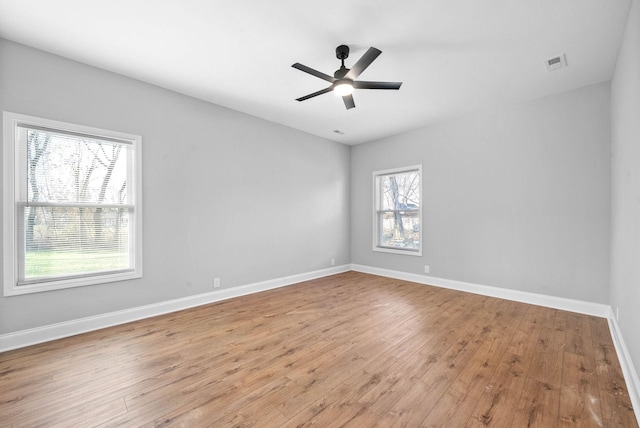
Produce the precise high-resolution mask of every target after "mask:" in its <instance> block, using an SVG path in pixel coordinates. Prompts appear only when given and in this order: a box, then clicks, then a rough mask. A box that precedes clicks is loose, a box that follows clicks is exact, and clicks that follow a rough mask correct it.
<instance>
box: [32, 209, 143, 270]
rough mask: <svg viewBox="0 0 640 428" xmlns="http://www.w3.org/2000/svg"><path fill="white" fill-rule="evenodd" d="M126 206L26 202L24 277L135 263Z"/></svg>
mask: <svg viewBox="0 0 640 428" xmlns="http://www.w3.org/2000/svg"><path fill="white" fill-rule="evenodd" d="M129 215H130V213H129V210H128V209H126V208H120V209H117V208H77V207H75V208H74V207H33V206H32V207H24V212H23V216H24V225H25V248H24V250H25V258H24V260H25V266H24V278H21V279H22V280H23V281H30V280H35V279H38V278H48V277H57V276H68V275H77V274H86V273H91V272H103V271H108V270H126V269H133V266H131V262H130V260H131V259H130V257H129Z"/></svg>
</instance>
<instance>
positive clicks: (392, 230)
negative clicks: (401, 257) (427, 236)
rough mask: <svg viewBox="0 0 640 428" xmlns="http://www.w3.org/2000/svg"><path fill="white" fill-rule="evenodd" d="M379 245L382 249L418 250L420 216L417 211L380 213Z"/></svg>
mask: <svg viewBox="0 0 640 428" xmlns="http://www.w3.org/2000/svg"><path fill="white" fill-rule="evenodd" d="M379 218H380V222H381V224H380V231H381V236H380V245H381V246H383V247H392V248H402V249H416V250H418V249H419V248H420V215H419V212H418V211H406V212H382V213H380V217H379Z"/></svg>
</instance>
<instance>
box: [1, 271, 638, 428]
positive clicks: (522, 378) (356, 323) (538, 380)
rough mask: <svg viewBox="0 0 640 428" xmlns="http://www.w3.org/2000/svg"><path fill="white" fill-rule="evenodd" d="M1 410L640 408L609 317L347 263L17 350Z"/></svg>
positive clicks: (536, 418) (296, 416)
mask: <svg viewBox="0 0 640 428" xmlns="http://www.w3.org/2000/svg"><path fill="white" fill-rule="evenodd" d="M0 426H3V427H7V426H10V427H33V426H43V427H53V426H65V427H66V426H68V427H94V426H99V427H109V426H126V427H135V426H189V427H190V426H194V427H200V426H213V427H227V426H229V427H230V426H260V427H296V426H317V427H333V426H353V427H373V426H376V427H377V426H379V427H395V426H407V427H430V426H434V427H435V426H442V427H463V426H492V427H527V426H537V427H555V426H581V427H591V426H608V427H637V424H636V419H635V417H634V414H633V410H632V407H631V403H630V400H629V397H628V395H627V391H626V386H625V383H624V380H623V377H622V373H621V369H620V364H619V362H618V359H617V356H616V353H615V351H614V348H613V344H612V341H611V337H610V335H609V329H608V326H607V321H606V320H605V319H602V318H596V317H591V316H585V315H579V314H575V313H570V312H564V311H560V310H555V309H548V308H543V307H539V306H532V305H527V304H523V303H516V302H511V301H507V300H500V299H495V298H490V297H484V296H479V295H473V294H466V293H461V292H457V291H452V290H447V289H442V288H435V287H429V286H425V285H420V284H414V283H409V282H404V281H399V280H394V279H389V278H383V277H378V276H373V275H367V274H362V273H356V272H347V273H344V274H339V275H334V276H330V277H326V278H322V279H317V280H313V281H308V282H304V283H300V284H296V285H292V286H288V287H284V288H280V289H277V290H272V291H267V292H263V293H259V294H254V295H250V296H245V297H240V298H236V299H232V300H227V301H224V302H219V303H215V304H211V305H207V306H201V307H198V308H194V309H189V310H185V311H181V312H176V313H172V314H168V315H163V316H159V317H155V318H150V319H147V320H142V321H138V322H134V323H129V324H125V325H121V326H117V327H112V328H108V329H104V330H99V331H95V332H92V333H87V334H83V335H79V336H75V337H71V338H66V339H61V340H57V341H53V342H49V343H45V344H41V345H36V346H31V347H28V348H23V349H18V350H15V351H10V352H5V353H2V354H0Z"/></svg>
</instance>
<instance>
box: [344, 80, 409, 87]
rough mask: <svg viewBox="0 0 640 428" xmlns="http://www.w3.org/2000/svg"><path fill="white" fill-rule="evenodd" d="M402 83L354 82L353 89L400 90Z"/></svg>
mask: <svg viewBox="0 0 640 428" xmlns="http://www.w3.org/2000/svg"><path fill="white" fill-rule="evenodd" d="M400 85H402V82H367V81H363V80H361V81H355V82H353V87H354V88H356V89H400Z"/></svg>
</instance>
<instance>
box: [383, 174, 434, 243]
mask: <svg viewBox="0 0 640 428" xmlns="http://www.w3.org/2000/svg"><path fill="white" fill-rule="evenodd" d="M421 173H422V167H421V166H413V167H407V168H400V169H393V170H385V171H377V172H374V189H375V198H374V203H375V209H374V217H375V218H374V245H373V250H374V251H383V252H390V253H397V254H411V255H421V254H422V241H421V230H420V225H421V219H422V209H421V176H422V174H421Z"/></svg>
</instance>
